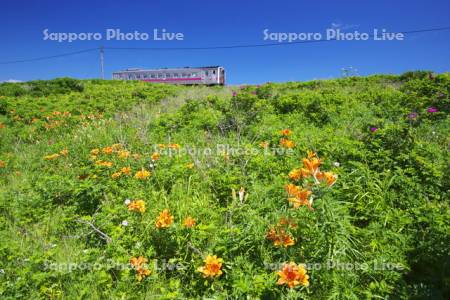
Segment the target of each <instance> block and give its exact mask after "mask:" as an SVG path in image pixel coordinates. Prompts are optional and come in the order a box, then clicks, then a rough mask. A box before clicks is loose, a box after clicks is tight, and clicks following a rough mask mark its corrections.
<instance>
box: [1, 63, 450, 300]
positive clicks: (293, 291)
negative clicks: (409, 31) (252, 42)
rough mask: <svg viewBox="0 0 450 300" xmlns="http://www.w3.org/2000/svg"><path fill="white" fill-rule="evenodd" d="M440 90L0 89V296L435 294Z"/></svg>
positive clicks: (412, 84) (446, 90)
mask: <svg viewBox="0 0 450 300" xmlns="http://www.w3.org/2000/svg"><path fill="white" fill-rule="evenodd" d="M449 95H450V74H440V75H430V74H429V73H427V72H411V73H405V74H403V75H401V76H387V75H379V76H370V77H358V78H345V79H337V80H327V81H312V82H304V83H303V82H302V83H300V82H289V83H283V84H272V83H268V84H265V85H261V86H246V87H240V88H238V87H183V86H170V85H158V84H147V83H142V82H117V81H98V80H86V81H77V80H72V79H57V80H52V81H36V82H27V83H16V84H6V83H5V84H0V240H1V243H0V298H2V299H18V298H24V299H62V298H64V299H107V298H111V299H143V298H147V299H186V298H188V299H199V298H204V299H387V298H389V299H399V298H400V299H448V298H449V297H450V288H449V283H450V274H449V270H450V260H449V249H450V238H449V234H448V232H449V229H450V227H449V225H450V220H449V216H450V214H449V212H450V211H449V202H448V199H449V193H448V190H449V181H448V180H449V179H448V178H449V174H448V166H449V156H448V143H449V128H450V126H449V125H450V123H449V118H448V112H449V99H450V98H449ZM291 262H292V263H291Z"/></svg>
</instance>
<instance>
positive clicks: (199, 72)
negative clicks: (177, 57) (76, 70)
mask: <svg viewBox="0 0 450 300" xmlns="http://www.w3.org/2000/svg"><path fill="white" fill-rule="evenodd" d="M112 79H115V80H141V81H146V82H159V83H169V84H183V85H225V68H223V67H221V66H208V67H184V68H161V69H139V68H132V69H126V70H123V71H117V72H113V74H112Z"/></svg>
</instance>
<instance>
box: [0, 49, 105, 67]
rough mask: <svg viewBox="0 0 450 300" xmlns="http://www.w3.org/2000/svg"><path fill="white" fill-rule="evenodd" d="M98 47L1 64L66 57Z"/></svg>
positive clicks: (7, 62) (8, 62) (0, 63)
mask: <svg viewBox="0 0 450 300" xmlns="http://www.w3.org/2000/svg"><path fill="white" fill-rule="evenodd" d="M98 49H99V48H90V49H85V50H80V51H74V52H68V53H63V54H57V55H51V56H42V57H37V58H30V59H21V60H12V61H4V62H0V65H7V64H15V63H23V62H32V61H39V60H46V59H52V58H58V57H65V56H71V55H76V54H80V53H85V52H91V51H95V50H98Z"/></svg>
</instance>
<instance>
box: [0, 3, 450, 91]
mask: <svg viewBox="0 0 450 300" xmlns="http://www.w3.org/2000/svg"><path fill="white" fill-rule="evenodd" d="M449 12H450V1H448V0H437V1H424V0H421V1H418V0H409V1H403V0H402V1H393V0H378V1H299V0H297V1H294V0H290V1H265V0H258V1H254V0H251V1H243V0H241V1H235V0H227V1H201V0H198V1H176V0H172V1H167V0H161V1H160V0H151V1H112V0H110V1H98V0H89V1H85V0H78V1H50V0H40V1H3V3H2V9H1V11H0V24H1V26H0V37H1V44H0V62H2V61H10V60H17V59H27V58H34V57H41V56H47V55H55V54H61V53H66V52H72V51H78V50H83V49H86V48H92V47H98V46H100V45H104V46H112V47H195V46H216V45H234V44H236V45H240V44H253V43H256V44H260V43H265V42H267V41H263V37H264V35H263V30H264V29H266V28H267V29H269V31H270V32H320V33H322V34H323V33H324V31H325V30H326V29H327V28H330V27H331V26H332V24H334V26H335V27H340V28H341V29H342V30H345V31H350V32H351V31H354V30H358V31H360V32H369V33H371V32H372V31H373V29H374V28H379V29H382V28H385V29H387V30H389V31H394V32H395V31H406V30H415V29H425V28H432V27H444V26H450V18H449ZM45 28H48V29H49V31H50V32H77V33H79V32H100V33H102V34H104V32H105V29H107V28H119V29H120V30H121V31H123V32H128V31H134V30H137V31H140V32H150V33H151V32H152V31H153V29H154V28H159V29H162V28H165V29H166V30H167V31H171V32H182V33H184V41H153V40H148V41H104V40H103V41H77V42H72V43H67V42H65V43H58V42H56V41H44V40H43V30H44V29H45ZM449 49H450V31H442V32H431V33H420V34H416V35H413V36H412V35H411V36H406V38H405V40H404V41H395V42H393V41H389V42H380V41H345V42H343V41H339V42H326V43H316V44H302V45H288V46H280V47H265V48H250V49H228V50H208V51H204V50H202V51H178V52H177V51H167V52H150V51H148V52H146V51H118V50H114V51H113V50H109V51H106V53H105V73H106V78H111V73H112V72H113V71H115V70H120V69H124V68H128V67H144V68H155V67H177V66H201V65H221V66H224V67H225V68H226V70H227V75H228V78H227V79H228V83H230V84H238V83H263V82H267V81H272V82H280V81H288V80H301V81H303V80H310V79H317V78H331V77H339V76H340V74H341V68H343V67H349V66H352V67H354V68H356V69H358V71H359V73H360V74H361V75H368V74H374V73H401V72H404V71H406V70H415V69H428V70H434V71H436V72H444V71H449V69H450V55H449ZM99 69H100V67H99V55H98V53H97V52H89V53H83V54H79V55H76V56H69V57H64V58H57V59H52V60H45V61H37V62H28V63H19V64H10V65H0V81H3V80H9V79H17V80H32V79H50V78H55V77H62V76H70V77H75V78H94V77H98V76H99Z"/></svg>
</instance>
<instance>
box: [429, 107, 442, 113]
mask: <svg viewBox="0 0 450 300" xmlns="http://www.w3.org/2000/svg"><path fill="white" fill-rule="evenodd" d="M438 111H439V110H438V109H437V108H436V107H428V108H427V112H428V113H431V114H432V113H436V112H438Z"/></svg>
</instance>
